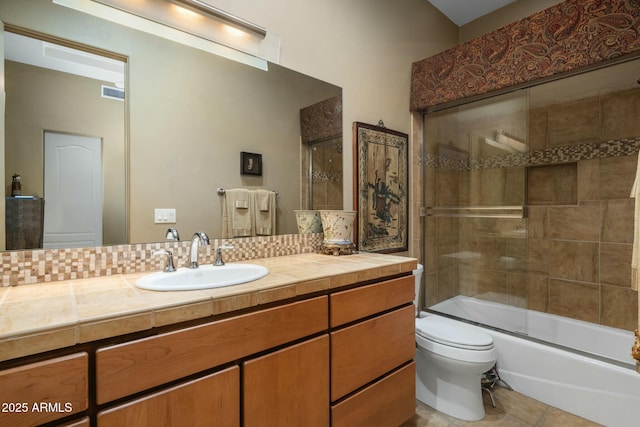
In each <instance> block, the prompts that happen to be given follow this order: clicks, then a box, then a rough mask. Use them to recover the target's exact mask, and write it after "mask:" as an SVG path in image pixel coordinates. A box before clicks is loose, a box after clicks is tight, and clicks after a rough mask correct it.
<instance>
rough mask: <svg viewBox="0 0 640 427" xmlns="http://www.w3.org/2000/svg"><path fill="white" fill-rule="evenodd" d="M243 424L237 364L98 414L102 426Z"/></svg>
mask: <svg viewBox="0 0 640 427" xmlns="http://www.w3.org/2000/svg"><path fill="white" fill-rule="evenodd" d="M239 425H240V368H238V367H237V366H234V367H232V368H229V369H226V370H224V371H221V372H218V373H215V374H212V375H208V376H206V377H203V378H199V379H197V380H194V381H190V382H188V383H186V384H180V385H178V386H176V387H172V388H170V389H168V390H165V391H161V392H158V393H154V394H151V395H149V396H145V397H142V398H140V399H137V400H134V401H133V402H129V403H125V404H124V405H120V406H116V407H115V408H112V409H108V410H105V411H102V412H100V413H98V427H109V426H113V427H122V426H207V427H238V426H239Z"/></svg>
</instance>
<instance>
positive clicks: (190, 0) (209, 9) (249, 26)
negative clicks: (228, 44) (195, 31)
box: [173, 0, 267, 37]
mask: <svg viewBox="0 0 640 427" xmlns="http://www.w3.org/2000/svg"><path fill="white" fill-rule="evenodd" d="M173 1H174V2H175V3H178V4H182V5H185V6H187V7H190V8H193V9H195V10H197V11H199V12H202V13H205V14H207V15H210V16H212V17H215V18H218V19H221V20H223V21H228V22H229V23H230V24H233V25H234V26H236V27H240V28H242V29H244V30H247V31H251V32H252V33H255V34H257V35H259V36H261V37H265V36H266V35H267V30H266V29H265V28H264V27H261V26H259V25H256V24H254V23H253V22H249V21H247V20H246V19H242V18H239V17H237V16H235V15H232V14H230V13H228V12H225V11H224V10H222V9H218V8H217V7H214V6H211V5H210V4H208V3H205V2H203V1H200V0H173Z"/></svg>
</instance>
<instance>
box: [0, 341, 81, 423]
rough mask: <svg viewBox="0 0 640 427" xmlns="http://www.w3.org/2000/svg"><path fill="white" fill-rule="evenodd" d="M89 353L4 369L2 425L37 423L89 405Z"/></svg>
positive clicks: (1, 375)
mask: <svg viewBox="0 0 640 427" xmlns="http://www.w3.org/2000/svg"><path fill="white" fill-rule="evenodd" d="M88 360H89V357H88V355H87V353H84V352H83V353H76V354H72V355H69V356H63V357H58V358H55V359H51V360H46V361H43V362H38V363H32V364H29V365H25V366H20V367H17V368H12V369H7V370H4V371H1V372H0V404H1V405H2V408H0V425H1V426H12V427H13V426H34V425H37V424H42V423H45V422H49V421H53V420H56V419H58V418H62V417H66V416H68V415H71V414H74V413H76V412H81V411H84V410H85V409H87V406H88V400H89V395H88V377H89V371H88Z"/></svg>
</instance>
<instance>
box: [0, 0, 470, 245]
mask: <svg viewBox="0 0 640 427" xmlns="http://www.w3.org/2000/svg"><path fill="white" fill-rule="evenodd" d="M211 3H212V4H216V5H217V6H219V7H221V8H223V9H225V10H227V11H229V12H231V13H235V14H237V15H239V16H242V17H243V18H245V19H248V20H250V21H254V22H256V23H258V24H260V25H263V26H265V27H267V29H268V31H270V32H273V33H274V34H276V35H278V36H279V37H280V38H281V40H282V45H281V61H280V62H281V64H282V65H283V66H285V67H287V68H290V69H293V70H296V71H299V72H301V73H304V74H309V75H312V76H314V77H317V78H319V79H322V80H325V81H328V82H330V83H333V84H335V85H338V86H340V87H342V88H343V100H344V113H343V114H344V116H343V123H344V144H345V150H344V153H345V156H344V159H343V164H344V167H345V176H346V177H350V176H351V175H352V172H353V167H352V164H353V159H352V155H351V140H352V136H351V125H352V123H353V122H354V121H364V122H369V123H377V121H378V120H380V119H382V120H384V122H385V124H386V125H387V127H389V128H392V129H396V130H399V131H403V132H408V131H409V127H410V114H409V112H408V105H409V82H410V75H411V73H410V70H411V63H412V62H414V61H416V60H419V59H421V58H424V57H426V56H429V55H431V54H435V53H437V52H439V51H442V50H444V49H446V48H449V47H451V46H453V45H454V44H455V42H456V40H457V27H456V26H455V25H454V24H452V23H451V22H449V21H447V20H445V19H443V18H442V15H441V14H439V12H437V11H435V9H434V8H433V7H432V6H430V5H429V4H428V3H427V2H424V1H423V0H402V1H398V2H387V1H383V0H375V1H368V0H356V1H349V2H343V1H339V0H328V1H323V2H317V1H313V0H303V1H297V2H294V3H291V2H287V1H285V0H271V1H264V2H254V1H250V0H242V1H227V2H225V1H216V2H214V1H211ZM25 4H28V6H29V7H28V9H29V10H30V12H29V13H25V12H24V11H23V10H24V6H23V5H25ZM38 8H44V9H46V13H37V12H34V10H37V9H38ZM0 19H3V20H6V21H7V22H11V23H13V24H16V25H22V26H26V27H33V26H37V27H38V28H40V30H41V31H43V32H45V33H49V34H53V35H57V36H59V37H63V38H72V39H79V40H80V41H82V42H84V43H87V44H90V45H94V46H98V47H102V48H105V49H109V50H113V51H115V52H118V53H124V54H127V55H129V57H130V70H129V73H130V74H129V77H130V87H129V96H130V103H131V104H130V112H129V114H130V118H131V120H130V124H129V126H130V135H131V147H132V148H131V157H130V162H131V177H130V178H131V184H130V199H131V205H130V215H131V220H130V223H131V224H134V223H135V222H136V218H149V220H148V223H146V224H145V225H144V226H142V227H137V226H136V227H133V226H132V227H131V231H130V233H131V241H142V240H157V239H158V238H159V237H160V234H161V233H162V231H163V230H161V229H164V228H165V227H160V226H158V225H153V224H150V222H151V220H152V216H151V215H152V209H153V208H154V207H176V208H177V209H178V218H179V221H180V220H181V219H182V218H185V216H189V218H187V219H188V220H189V221H190V222H191V223H197V224H205V223H210V222H211V216H212V215H217V212H216V209H215V206H212V205H213V204H215V203H219V201H218V198H217V196H216V195H215V193H213V194H212V192H211V189H213V190H214V191H215V188H216V187H217V186H235V185H244V186H253V185H256V186H263V187H267V188H269V187H273V185H274V184H273V183H272V182H271V181H270V180H268V179H267V177H266V176H265V177H264V179H263V180H262V181H261V182H256V181H255V180H251V179H247V180H244V181H241V182H234V181H232V180H230V182H221V181H220V180H218V179H216V180H215V182H213V179H211V180H206V179H204V180H202V179H198V180H195V179H194V174H195V172H196V171H201V170H210V169H216V168H220V167H226V166H227V165H231V167H232V168H233V170H234V172H233V176H235V177H237V176H238V174H237V172H235V170H236V169H237V168H238V167H239V166H237V164H238V163H239V160H236V158H235V156H237V151H239V150H236V151H235V153H236V154H235V155H234V157H227V155H226V154H225V155H222V154H221V153H220V151H219V150H218V151H211V149H207V148H205V147H207V143H209V144H219V146H222V147H224V145H225V144H226V142H227V141H229V140H230V138H235V139H238V138H239V135H238V133H237V132H236V134H233V135H231V136H229V135H228V134H220V135H218V134H216V133H215V132H213V131H212V129H210V128H208V129H203V128H197V126H194V125H193V123H192V119H193V118H194V117H198V116H199V117H200V118H201V119H204V120H207V119H209V118H211V117H215V113H216V112H214V111H209V109H207V108H197V109H193V108H188V107H187V106H186V105H182V104H180V103H179V102H176V99H175V95H176V93H177V92H178V91H180V90H183V89H185V88H189V86H188V83H190V82H201V81H206V80H211V81H214V80H215V78H216V76H215V75H212V74H211V73H208V72H207V68H206V67H198V68H195V67H190V66H189V64H190V61H192V60H193V59H194V58H195V57H196V56H205V55H206V54H204V53H201V52H199V51H198V52H190V53H186V52H184V51H182V50H181V49H179V48H178V47H177V46H173V47H171V48H169V49H166V48H162V53H163V54H164V56H165V58H166V59H167V61H166V62H165V63H163V67H167V68H163V67H159V66H158V63H157V62H156V63H154V62H153V61H156V60H157V55H156V53H157V46H156V43H157V41H156V40H154V38H152V37H151V36H141V35H136V34H135V32H133V31H132V30H126V29H123V30H120V31H118V32H117V33H113V31H111V29H112V27H113V25H112V24H108V23H105V22H101V21H98V20H96V19H93V18H90V17H86V16H84V15H83V14H80V13H76V12H73V11H69V10H67V9H65V8H61V7H58V6H54V5H51V4H49V3H47V4H43V2H41V1H37V0H9V1H3V2H2V4H0ZM86 19H91V20H92V23H91V25H85V24H83V23H82V22H81V20H83V21H84V22H86ZM60 22H65V25H60ZM133 39H135V40H136V41H137V43H136V44H132V43H131V41H132V40H133ZM138 43H139V44H138ZM206 56H208V57H209V60H210V61H215V60H218V59H217V58H215V57H213V56H210V55H206ZM168 67H172V68H175V69H176V70H177V71H178V72H180V73H181V74H180V75H182V76H183V79H182V80H179V79H178V80H176V79H175V78H174V79H167V78H164V77H165V72H166V71H167V69H168ZM245 68H248V67H243V66H238V73H244V72H246V70H245ZM187 76H188V77H187ZM143 86H150V87H152V88H153V89H155V90H156V92H158V99H156V100H155V103H154V105H149V103H146V102H145V101H144V100H143V99H141V97H140V96H139V95H138V94H139V92H140V89H141V88H142V87H143ZM188 93H190V94H191V97H192V98H196V99H200V101H201V103H202V104H201V105H203V106H205V107H206V105H208V102H207V98H206V97H207V96H217V94H215V93H212V94H210V95H207V94H206V93H205V91H202V90H201V89H200V88H199V87H197V86H196V87H193V86H191V87H190V89H188ZM253 95H255V93H251V92H250V91H248V92H247V93H246V96H253ZM317 101H319V100H315V101H314V102H317ZM152 106H153V107H158V106H160V107H162V108H161V110H162V111H161V113H153V114H151V113H150V111H151V110H150V107H152ZM245 118H246V120H244V121H242V122H241V123H235V125H236V130H238V131H240V130H242V129H243V127H247V126H254V127H260V128H261V129H264V132H265V138H264V139H263V140H262V141H255V140H252V141H246V142H245V144H244V145H243V150H245V151H254V152H262V151H263V148H264V147H265V145H272V144H275V143H276V141H274V140H272V139H269V138H268V136H269V133H270V132H272V131H273V130H274V129H275V128H277V127H285V128H286V127H291V126H293V124H292V123H281V122H276V121H268V120H263V115H262V114H247V115H246V117H245ZM159 123H169V124H171V125H172V126H171V127H170V129H169V130H168V131H163V132H160V131H159V127H158V126H157V125H158V124H159ZM296 131H297V129H296ZM140 141H144V143H145V145H144V146H141V145H140V144H139V143H140ZM136 144H138V145H136ZM190 144H197V145H198V149H199V151H197V152H196V153H195V154H194V155H189V156H188V155H186V154H184V153H186V150H185V147H186V146H188V145H190ZM209 147H210V146H209ZM296 148H297V147H296ZM292 153H293V154H292V155H293V156H295V157H291V158H286V159H285V161H286V162H287V165H289V167H290V165H292V164H296V165H297V163H298V161H299V150H297V149H296V150H292ZM151 160H153V165H154V167H150V168H146V169H145V168H144V167H142V168H141V167H140V166H141V165H142V166H144V165H150V164H151V163H152V162H151ZM264 160H265V173H266V168H269V167H273V166H270V165H273V164H274V163H273V160H272V159H270V158H265V159H264ZM216 161H217V162H221V163H216ZM221 164H222V165H223V166H220V165H221ZM176 168H177V169H178V170H179V171H181V172H182V174H181V179H179V180H171V181H169V180H168V179H167V178H166V171H167V170H170V169H176ZM278 169H279V170H280V171H283V173H284V172H286V174H287V175H286V176H287V177H288V178H289V181H294V180H296V179H297V178H296V177H297V170H296V171H293V170H292V173H291V174H288V168H286V167H280V168H278ZM344 182H345V191H344V205H345V207H351V206H352V203H353V199H352V198H353V189H352V181H351V179H348V178H347V179H345V181H344ZM283 185H286V183H285V184H283ZM275 189H277V190H278V191H281V189H280V188H275ZM189 192H195V193H197V194H199V195H201V196H202V206H203V208H202V209H180V204H179V203H180V200H181V198H182V197H183V196H184V195H185V193H189ZM154 196H160V197H164V198H160V199H157V198H156V199H154V200H151V198H152V197H154ZM152 203H153V205H151V204H152ZM296 205H297V201H296ZM287 209H293V207H287ZM216 222H217V221H216ZM177 225H178V226H179V225H180V224H177ZM202 229H204V230H205V231H207V232H208V233H210V234H212V235H214V236H215V235H219V233H217V232H215V230H214V229H213V228H211V227H210V228H207V226H203V227H202ZM180 231H181V233H183V234H189V233H191V232H192V231H194V230H187V229H185V230H180ZM281 231H282V230H281Z"/></svg>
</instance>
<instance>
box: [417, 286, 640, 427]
mask: <svg viewBox="0 0 640 427" xmlns="http://www.w3.org/2000/svg"><path fill="white" fill-rule="evenodd" d="M430 309H431V310H434V311H437V312H440V313H446V314H448V315H451V316H455V317H460V318H463V319H467V320H470V321H472V322H476V323H478V324H479V325H480V326H485V327H486V332H488V333H489V334H490V335H491V336H492V337H493V340H494V343H495V346H496V348H497V350H498V362H497V363H498V371H499V373H500V376H501V378H502V379H504V380H505V381H506V382H507V383H508V384H509V385H510V386H511V387H512V388H513V389H514V390H516V391H518V392H520V393H522V394H524V395H526V396H529V397H532V398H534V399H536V400H538V401H540V402H543V403H546V404H548V405H550V406H554V407H556V408H559V409H562V410H564V411H567V412H570V413H573V414H576V415H579V416H581V417H584V418H587V419H589V420H592V421H594V422H597V423H600V424H603V425H605V426H608V427H627V426H638V425H639V420H640V374H639V373H637V372H636V370H635V362H634V359H633V358H632V357H631V354H630V353H631V347H632V345H633V342H634V336H633V333H632V332H629V331H624V330H621V329H616V328H610V327H607V326H601V325H594V324H591V323H588V322H583V321H579V320H574V319H568V318H565V317H562V316H556V315H553V314H546V313H540V312H536V311H532V310H525V309H521V308H517V307H512V306H508V305H504V304H499V303H494V302H490V301H485V300H481V299H477V298H470V297H465V296H456V297H454V298H450V299H448V300H446V301H443V302H441V303H438V304H436V305H434V306H432V307H430ZM424 315H432V313H425V312H422V313H421V316H424ZM487 325H488V326H487ZM496 328H497V329H496ZM507 330H511V331H516V333H510V332H506V331H507ZM525 331H527V334H526V335H525Z"/></svg>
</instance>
